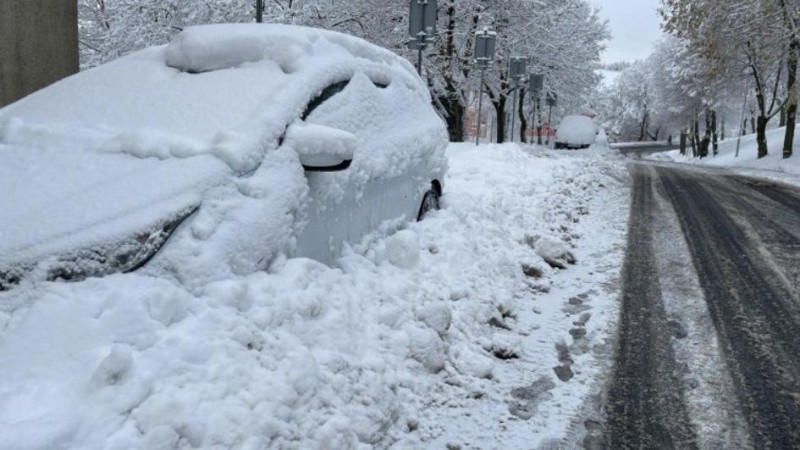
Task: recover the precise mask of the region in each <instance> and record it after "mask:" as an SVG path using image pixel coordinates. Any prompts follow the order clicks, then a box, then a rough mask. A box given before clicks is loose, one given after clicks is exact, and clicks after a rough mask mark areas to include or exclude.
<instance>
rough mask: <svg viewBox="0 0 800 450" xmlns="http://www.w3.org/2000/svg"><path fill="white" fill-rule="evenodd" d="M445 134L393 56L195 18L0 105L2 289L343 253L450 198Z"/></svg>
mask: <svg viewBox="0 0 800 450" xmlns="http://www.w3.org/2000/svg"><path fill="white" fill-rule="evenodd" d="M446 145H447V134H446V130H445V126H444V124H443V122H442V121H441V119H439V117H438V116H437V115H436V113H435V112H434V110H433V108H432V107H431V103H430V95H429V93H428V91H427V88H426V87H425V84H424V83H423V82H422V80H420V78H419V77H418V76H417V75H416V72H415V71H414V69H413V67H412V66H411V65H410V64H409V63H408V62H406V61H405V60H404V59H402V58H401V57H399V56H397V55H395V54H393V53H391V52H389V51H387V50H384V49H381V48H379V47H376V46H373V45H371V44H369V43H367V42H365V41H362V40H360V39H357V38H354V37H351V36H347V35H343V34H339V33H334V32H330V31H324V30H317V29H310V28H302V27H292V26H281V25H261V24H244V25H207V26H200V27H192V28H188V29H186V30H184V31H182V32H181V33H180V34H178V35H177V36H176V37H175V38H174V39H173V41H172V42H171V43H170V44H169V45H166V46H158V47H151V48H148V49H145V50H142V51H139V52H137V53H134V54H131V55H128V56H125V57H123V58H120V59H118V60H116V61H113V62H111V63H108V64H105V65H102V66H99V67H96V68H93V69H90V70H87V71H85V72H81V73H79V74H77V75H74V76H72V77H69V78H67V79H64V80H62V81H60V82H58V83H56V84H54V85H52V86H50V87H48V88H45V89H43V90H41V91H39V92H37V93H34V94H32V95H30V96H28V97H26V98H24V99H22V100H20V101H18V102H16V103H14V104H12V105H9V106H7V107H5V108H3V109H0V211H2V215H0V236H2V237H1V238H0V290H2V289H8V288H9V287H11V286H13V285H15V284H18V283H20V282H24V283H28V282H35V281H37V280H56V279H65V280H67V279H71V280H79V279H83V278H86V277H88V276H102V275H107V274H110V273H115V272H127V271H132V270H136V269H143V270H144V271H146V272H152V273H154V274H157V275H161V276H169V277H172V278H174V279H176V280H177V281H179V282H184V283H200V282H204V281H208V280H213V279H220V278H223V277H226V276H230V275H235V274H247V273H251V272H254V271H257V270H261V269H264V268H267V267H268V266H269V264H270V263H271V262H272V261H273V260H274V259H275V258H276V257H278V256H279V255H287V256H290V257H291V256H303V257H310V258H314V259H317V260H319V261H322V262H324V263H332V262H334V261H335V260H336V258H337V257H339V256H340V255H341V253H342V250H343V248H344V247H346V245H347V244H348V243H350V244H357V243H359V242H360V241H361V240H362V239H363V238H364V236H365V235H367V234H368V233H370V232H372V231H373V230H376V229H377V228H378V227H379V226H380V225H384V227H383V228H388V229H391V228H392V227H394V228H396V227H398V226H399V225H400V224H402V223H403V222H405V221H408V220H413V219H416V218H418V217H421V216H423V215H424V214H425V213H426V212H427V211H428V210H430V209H433V208H437V207H438V198H439V196H440V195H441V193H442V183H443V177H444V173H445V171H446V159H445V157H444V150H445V147H446ZM25 280H30V281H25Z"/></svg>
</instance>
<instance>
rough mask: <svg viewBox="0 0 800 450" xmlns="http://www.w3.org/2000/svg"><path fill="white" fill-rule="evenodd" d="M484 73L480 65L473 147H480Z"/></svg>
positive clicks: (483, 67) (484, 68) (483, 68)
mask: <svg viewBox="0 0 800 450" xmlns="http://www.w3.org/2000/svg"><path fill="white" fill-rule="evenodd" d="M485 73H486V66H485V65H481V85H480V86H479V88H478V122H477V131H478V132H477V133H475V145H476V146H477V145H480V142H481V109H483V76H484V74H485Z"/></svg>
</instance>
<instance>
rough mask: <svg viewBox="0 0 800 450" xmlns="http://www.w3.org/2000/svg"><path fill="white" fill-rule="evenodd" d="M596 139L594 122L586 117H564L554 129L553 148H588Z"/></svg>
mask: <svg viewBox="0 0 800 450" xmlns="http://www.w3.org/2000/svg"><path fill="white" fill-rule="evenodd" d="M596 139H597V129H596V128H595V126H594V121H593V120H592V118H591V117H587V116H565V117H564V118H563V119H561V123H560V124H559V125H558V128H557V129H556V140H555V148H557V149H561V148H567V149H581V148H588V147H589V146H590V145H592V144H594V142H595V140H596Z"/></svg>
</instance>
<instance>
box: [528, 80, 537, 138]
mask: <svg viewBox="0 0 800 450" xmlns="http://www.w3.org/2000/svg"><path fill="white" fill-rule="evenodd" d="M530 97H531V101H530V103H531V123H530V125H528V129H529V130H530V131H531V132H530V139H529V141H528V143H529V144H533V130H535V129H536V127H535V126H534V125H535V124H534V123H533V118H534V116H535V114H536V107H535V106H534V100H533V91H531V92H530Z"/></svg>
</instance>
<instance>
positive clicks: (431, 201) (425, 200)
mask: <svg viewBox="0 0 800 450" xmlns="http://www.w3.org/2000/svg"><path fill="white" fill-rule="evenodd" d="M437 209H439V193H438V192H436V191H435V190H433V189H429V190H428V191H427V192H425V195H424V196H422V204H421V205H420V206H419V214H417V221H418V222H419V221H420V220H422V219H424V218H425V215H427V214H428V213H429V212H431V211H434V210H437Z"/></svg>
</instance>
